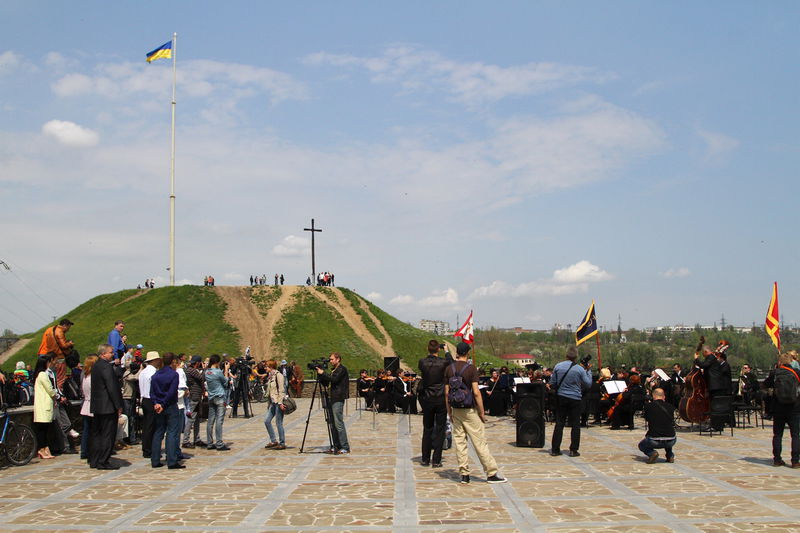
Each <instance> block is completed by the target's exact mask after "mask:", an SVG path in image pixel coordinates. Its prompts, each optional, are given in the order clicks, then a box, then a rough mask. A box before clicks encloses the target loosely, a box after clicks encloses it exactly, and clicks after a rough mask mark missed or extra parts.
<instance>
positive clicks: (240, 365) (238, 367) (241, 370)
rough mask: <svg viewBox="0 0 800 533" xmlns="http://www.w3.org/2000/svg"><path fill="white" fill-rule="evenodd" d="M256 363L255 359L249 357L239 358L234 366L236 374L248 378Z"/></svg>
mask: <svg viewBox="0 0 800 533" xmlns="http://www.w3.org/2000/svg"><path fill="white" fill-rule="evenodd" d="M255 364H256V362H255V361H254V360H253V357H252V356H250V355H248V356H247V357H237V358H236V364H234V368H235V370H234V372H235V373H236V374H240V375H244V376H247V375H249V374H250V372H252V371H253V365H255Z"/></svg>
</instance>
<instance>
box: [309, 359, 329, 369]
mask: <svg viewBox="0 0 800 533" xmlns="http://www.w3.org/2000/svg"><path fill="white" fill-rule="evenodd" d="M306 367H308V369H309V370H316V369H318V368H321V369H322V370H327V369H328V360H327V359H326V358H325V357H320V358H319V359H312V360H311V361H310V362H309V363H308V364H307V365H306Z"/></svg>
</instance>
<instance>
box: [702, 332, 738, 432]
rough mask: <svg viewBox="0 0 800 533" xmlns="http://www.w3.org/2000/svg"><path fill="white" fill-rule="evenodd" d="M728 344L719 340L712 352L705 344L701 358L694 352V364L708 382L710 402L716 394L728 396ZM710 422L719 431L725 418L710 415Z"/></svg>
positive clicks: (729, 390) (729, 376) (729, 392)
mask: <svg viewBox="0 0 800 533" xmlns="http://www.w3.org/2000/svg"><path fill="white" fill-rule="evenodd" d="M729 346H730V344H729V343H728V341H725V340H721V341H719V344H718V345H717V349H716V350H714V351H713V352H712V351H711V349H710V348H708V347H707V346H703V357H702V359H701V357H700V354H699V353H695V354H694V358H695V359H694V364H695V365H696V366H698V367H699V368H701V369H703V375H704V377H705V379H706V383H707V384H708V395H709V398H710V402H713V401H714V398H716V397H717V396H730V394H731V365H729V364H728V356H727V355H726V354H725V352H726V351H727V349H728V347H729ZM731 416H733V414H731ZM711 422H712V424H711V425H712V427H713V428H714V430H715V431H719V430H720V429H722V426H723V425H724V423H725V419H724V418H719V419H715V418H714V417H712V420H711Z"/></svg>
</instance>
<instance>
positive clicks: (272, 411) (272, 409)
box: [264, 403, 286, 444]
mask: <svg viewBox="0 0 800 533" xmlns="http://www.w3.org/2000/svg"><path fill="white" fill-rule="evenodd" d="M273 418H274V419H275V425H276V426H277V427H278V438H279V439H280V440H279V441H276V440H275V430H274V429H272V419H273ZM264 425H265V426H267V433H269V441H270V442H279V443H280V444H286V435H285V434H284V433H283V411H282V410H281V404H279V403H270V404H269V407H268V408H267V416H265V417H264Z"/></svg>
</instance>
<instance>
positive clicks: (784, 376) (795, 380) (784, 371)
mask: <svg viewBox="0 0 800 533" xmlns="http://www.w3.org/2000/svg"><path fill="white" fill-rule="evenodd" d="M791 364H792V356H791V355H790V354H788V353H782V354H781V355H780V356H779V357H778V368H776V369H775V378H774V379H775V384H774V385H775V386H774V391H775V398H774V401H773V404H772V417H773V418H772V464H773V466H784V465H785V464H786V463H785V462H784V461H783V459H781V451H782V441H783V427H784V425H785V424H789V435H790V436H791V439H792V455H791V460H792V468H800V398H798V394H800V373H798V372H797V370H795V369H794V368H792V366H791Z"/></svg>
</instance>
